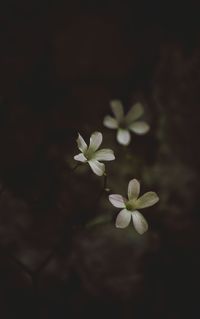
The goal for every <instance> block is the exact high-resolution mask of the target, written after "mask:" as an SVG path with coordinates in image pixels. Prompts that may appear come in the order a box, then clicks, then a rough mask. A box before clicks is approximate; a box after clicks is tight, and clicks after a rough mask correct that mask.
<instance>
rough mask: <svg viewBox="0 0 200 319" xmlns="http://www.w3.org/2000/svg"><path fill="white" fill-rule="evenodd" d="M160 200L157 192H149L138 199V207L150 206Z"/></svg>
mask: <svg viewBox="0 0 200 319" xmlns="http://www.w3.org/2000/svg"><path fill="white" fill-rule="evenodd" d="M158 201H159V198H158V195H157V194H156V193H155V192H147V193H145V194H144V195H142V196H141V197H139V198H138V200H137V201H136V203H135V204H136V207H137V208H145V207H150V206H153V205H154V204H156V203H157V202H158Z"/></svg>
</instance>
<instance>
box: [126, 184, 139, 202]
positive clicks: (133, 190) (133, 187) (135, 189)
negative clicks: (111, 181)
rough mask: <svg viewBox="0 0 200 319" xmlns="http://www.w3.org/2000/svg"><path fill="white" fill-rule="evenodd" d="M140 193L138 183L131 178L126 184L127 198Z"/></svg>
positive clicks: (134, 196) (135, 196) (135, 197)
mask: <svg viewBox="0 0 200 319" xmlns="http://www.w3.org/2000/svg"><path fill="white" fill-rule="evenodd" d="M139 194H140V183H139V182H138V180H137V179H132V180H131V181H130V182H129V184H128V199H129V200H131V199H137V198H138V196H139Z"/></svg>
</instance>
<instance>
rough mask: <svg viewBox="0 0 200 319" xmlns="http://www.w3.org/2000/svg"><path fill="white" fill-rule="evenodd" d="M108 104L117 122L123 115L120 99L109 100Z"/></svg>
mask: <svg viewBox="0 0 200 319" xmlns="http://www.w3.org/2000/svg"><path fill="white" fill-rule="evenodd" d="M110 106H111V109H112V111H113V114H114V115H115V117H116V119H117V121H118V122H120V121H121V120H122V119H123V117H124V110H123V105H122V102H121V101H120V100H112V101H110Z"/></svg>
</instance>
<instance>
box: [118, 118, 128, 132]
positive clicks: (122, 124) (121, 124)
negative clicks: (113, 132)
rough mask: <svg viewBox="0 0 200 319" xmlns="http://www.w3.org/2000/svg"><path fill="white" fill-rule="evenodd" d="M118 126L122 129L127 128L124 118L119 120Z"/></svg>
mask: <svg viewBox="0 0 200 319" xmlns="http://www.w3.org/2000/svg"><path fill="white" fill-rule="evenodd" d="M119 127H120V128H121V129H123V130H124V129H126V128H127V124H126V121H125V119H122V120H121V121H120V123H119Z"/></svg>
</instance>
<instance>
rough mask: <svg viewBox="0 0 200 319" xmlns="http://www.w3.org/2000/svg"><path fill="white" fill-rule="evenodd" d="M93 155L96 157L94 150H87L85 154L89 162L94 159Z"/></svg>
mask: <svg viewBox="0 0 200 319" xmlns="http://www.w3.org/2000/svg"><path fill="white" fill-rule="evenodd" d="M93 155H94V151H93V150H89V151H88V150H87V151H86V152H85V154H84V156H85V157H86V158H87V160H88V161H89V160H91V159H92V157H93Z"/></svg>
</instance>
